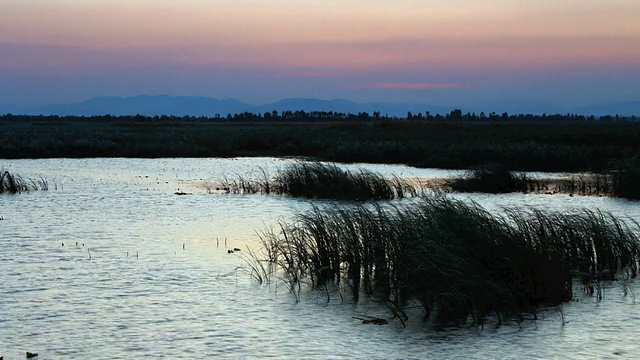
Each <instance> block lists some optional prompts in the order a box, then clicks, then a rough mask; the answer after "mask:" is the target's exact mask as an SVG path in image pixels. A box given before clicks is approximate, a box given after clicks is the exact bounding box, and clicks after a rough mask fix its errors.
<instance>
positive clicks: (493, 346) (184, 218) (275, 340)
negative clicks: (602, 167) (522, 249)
mask: <svg viewBox="0 0 640 360" xmlns="http://www.w3.org/2000/svg"><path fill="white" fill-rule="evenodd" d="M286 164H287V160H278V159H270V158H267V159H144V160H143V159H50V160H5V161H4V162H3V163H2V164H0V166H4V167H5V168H7V169H8V170H10V171H13V172H15V173H18V174H20V175H22V176H24V177H38V176H40V175H42V176H44V177H45V178H47V179H48V180H49V182H50V187H51V190H50V191H48V192H42V191H40V192H31V193H24V194H20V195H17V196H0V216H3V217H4V218H5V220H4V221H1V222H0V249H1V251H0V355H3V356H5V359H7V360H9V359H15V358H23V357H24V353H25V352H26V351H31V352H39V353H40V358H42V359H80V358H93V359H125V358H126V359H129V358H132V357H135V356H142V355H144V356H148V357H152V358H156V357H172V358H194V357H195V358H205V357H212V356H216V357H221V358H223V357H227V358H246V357H260V358H263V357H282V358H299V357H304V358H377V359H386V358H416V359H422V358H426V357H435V358H457V359H458V358H475V359H486V358H513V359H516V358H517V359H521V358H575V359H581V358H585V357H588V358H607V357H615V356H616V355H620V356H621V357H623V358H628V357H633V356H634V355H633V354H635V353H636V352H637V351H638V350H640V346H638V345H636V344H637V342H636V340H635V335H634V334H635V329H637V328H638V327H639V326H640V316H638V315H637V313H638V311H637V309H638V308H637V305H636V304H635V303H634V301H633V298H632V297H629V296H627V297H624V296H623V294H622V292H621V289H620V287H619V286H615V284H614V285H612V286H611V287H609V288H607V290H606V295H605V297H606V300H605V301H603V302H600V303H598V302H596V301H594V299H593V298H591V297H587V296H582V295H581V294H578V295H579V296H578V300H579V301H575V302H572V303H569V304H566V305H564V306H563V307H562V312H563V314H564V316H565V319H566V320H567V321H568V323H567V324H566V325H564V326H563V325H562V321H561V320H560V316H559V312H558V310H557V309H548V310H545V311H542V312H541V313H540V314H539V316H540V318H539V319H538V320H537V321H528V322H525V323H524V324H522V326H521V327H519V326H518V325H516V324H512V325H507V326H502V327H500V328H498V329H496V328H494V327H493V326H486V327H485V328H484V329H483V330H480V329H477V328H461V329H453V330H449V331H445V332H439V333H437V332H433V331H431V330H428V329H427V327H426V326H425V324H423V323H422V321H421V320H420V319H419V317H418V316H416V317H414V318H412V319H411V320H410V321H409V322H408V323H407V328H403V327H402V325H401V324H399V323H397V322H394V321H392V322H391V323H390V325H387V326H375V325H362V324H361V323H360V322H359V321H358V320H355V319H353V318H352V317H353V316H357V315H362V314H368V315H376V316H382V317H388V314H387V313H385V312H384V310H383V309H381V308H380V307H378V306H376V304H374V303H366V302H365V303H364V304H361V305H358V306H354V305H352V304H348V301H347V304H344V303H342V302H341V301H340V299H339V297H337V296H335V295H334V296H333V297H332V299H331V301H330V302H328V303H327V302H326V298H325V297H324V295H322V294H318V293H313V292H308V293H305V294H304V296H303V299H302V301H301V302H300V303H298V304H296V303H295V302H294V301H293V299H292V297H291V296H290V295H289V294H288V293H287V290H286V288H285V287H284V286H281V285H278V284H276V283H272V284H271V285H270V286H264V285H263V286H260V285H258V284H256V283H255V282H254V281H253V280H252V279H251V278H250V277H249V276H247V275H246V274H244V273H242V272H235V271H234V270H235V269H236V268H237V267H238V266H241V265H242V261H241V260H240V257H239V256H237V254H232V255H230V254H227V252H226V250H227V249H226V247H225V239H226V242H227V247H230V248H233V247H240V248H243V249H246V247H247V246H250V247H251V248H252V249H257V248H258V247H259V240H258V236H257V234H256V232H257V231H260V230H261V229H265V228H268V227H272V226H275V224H276V222H277V221H278V219H281V218H284V219H290V218H291V217H292V216H293V215H294V214H295V213H297V212H299V211H304V210H306V209H309V208H310V206H311V205H310V202H308V201H305V200H295V199H291V198H287V197H278V196H262V195H251V196H241V195H214V194H207V193H206V189H204V188H203V187H201V184H202V183H203V182H206V181H210V182H215V181H216V180H219V179H221V178H222V177H223V176H224V175H227V176H233V175H234V174H241V175H245V176H246V175H247V174H249V173H251V172H252V171H256V169H257V168H258V167H259V166H261V167H263V168H264V169H265V170H267V171H268V172H270V173H274V172H275V171H276V170H277V169H278V168H282V167H283V166H284V165H286ZM351 166H365V165H351ZM366 166H367V167H368V168H370V169H372V170H375V171H379V172H381V173H384V174H402V176H418V177H440V176H447V175H449V174H450V173H449V172H443V171H438V170H428V169H427V170H421V169H412V168H409V167H404V166H389V165H384V166H381V165H366ZM56 187H57V189H56ZM178 190H180V191H187V192H191V193H193V195H190V196H176V195H174V192H175V191H178ZM454 196H455V197H458V198H463V199H471V200H474V201H477V202H478V203H480V204H481V205H483V206H485V207H486V208H487V209H489V210H490V211H499V209H500V208H502V207H505V206H506V207H509V206H524V207H538V208H546V209H549V208H551V209H558V210H562V211H571V210H573V209H576V208H584V207H588V208H592V209H593V208H599V209H602V210H606V211H612V212H613V213H614V214H616V215H618V216H623V217H631V218H632V219H640V206H639V205H638V203H636V202H630V201H625V200H617V199H608V198H598V197H569V196H536V195H521V194H509V195H499V196H496V195H482V194H472V195H466V194H464V195H462V194H459V195H454ZM63 243H64V246H62V244H63ZM76 243H77V245H76ZM136 254H137V255H136ZM89 256H90V257H91V259H90V260H89Z"/></svg>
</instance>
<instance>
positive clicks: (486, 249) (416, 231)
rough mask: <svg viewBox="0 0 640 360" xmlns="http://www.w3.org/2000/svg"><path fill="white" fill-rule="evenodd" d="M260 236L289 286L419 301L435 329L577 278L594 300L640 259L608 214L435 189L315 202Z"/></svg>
mask: <svg viewBox="0 0 640 360" xmlns="http://www.w3.org/2000/svg"><path fill="white" fill-rule="evenodd" d="M262 240H263V244H264V248H265V250H266V254H267V255H266V257H267V259H265V261H267V262H269V263H271V264H276V265H277V266H278V267H279V268H280V269H281V270H282V272H283V273H284V274H285V275H286V277H287V279H288V281H289V284H290V285H291V286H290V287H291V288H292V289H295V288H296V287H298V288H299V287H300V284H301V283H305V282H309V283H310V285H311V286H312V287H314V288H323V287H325V286H327V285H331V286H336V287H337V288H340V287H342V288H344V287H347V288H350V289H351V291H350V294H351V295H352V296H353V298H354V300H356V301H357V300H358V299H359V297H360V296H371V297H374V298H376V299H379V300H381V301H382V302H383V303H384V304H386V305H387V306H388V308H389V309H391V310H392V312H393V313H394V314H395V315H396V316H397V317H398V318H399V319H400V320H402V321H404V320H406V319H407V315H406V314H405V307H406V306H407V304H409V303H410V302H414V301H417V302H418V303H419V304H420V305H421V307H422V308H423V309H424V316H425V318H427V319H429V318H430V319H431V321H433V324H434V326H436V327H439V328H440V327H444V326H447V325H451V324H462V323H465V322H467V323H468V322H469V321H471V322H472V323H473V324H478V325H480V324H483V323H484V322H485V320H486V318H487V317H488V316H491V315H497V317H498V319H504V318H508V319H515V320H521V319H522V317H523V315H524V314H526V313H533V314H535V311H536V308H537V307H539V306H546V305H556V304H560V303H562V302H566V301H570V300H571V299H572V297H573V294H574V288H573V286H574V283H578V281H579V283H581V284H582V286H583V288H584V290H585V291H587V292H588V293H591V294H595V295H596V296H598V297H601V296H602V294H601V292H600V290H599V289H600V286H599V284H600V281H606V280H614V279H617V278H625V279H628V278H632V277H635V276H636V275H637V272H638V261H639V260H640V245H639V238H638V225H637V224H636V223H629V222H625V221H622V220H620V219H616V218H615V217H613V216H612V215H611V214H608V213H603V212H599V211H592V210H587V209H585V210H581V211H579V212H576V213H571V214H564V213H558V212H543V211H540V210H533V209H512V210H509V211H506V213H505V215H493V214H491V213H489V212H487V211H486V210H485V209H483V208H482V207H480V206H479V205H477V204H473V203H472V204H469V203H465V202H462V201H458V200H452V199H449V198H446V197H440V196H437V197H425V198H423V199H420V200H419V201H418V202H416V203H413V204H411V205H405V206H402V207H392V206H385V207H383V206H380V205H368V206H365V205H362V206H353V207H343V206H335V207H328V208H319V207H316V208H314V209H313V210H311V211H309V212H307V213H304V214H300V215H299V216H298V217H297V220H295V221H294V222H291V223H282V224H281V226H280V229H278V230H274V231H269V232H265V233H264V234H262Z"/></svg>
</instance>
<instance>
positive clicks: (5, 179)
mask: <svg viewBox="0 0 640 360" xmlns="http://www.w3.org/2000/svg"><path fill="white" fill-rule="evenodd" d="M48 189H49V185H48V183H47V180H45V179H44V178H40V179H38V180H34V179H24V178H22V176H20V175H17V174H12V173H10V172H9V171H6V170H5V171H1V172H0V194H4V193H7V194H18V193H21V192H28V191H30V190H48Z"/></svg>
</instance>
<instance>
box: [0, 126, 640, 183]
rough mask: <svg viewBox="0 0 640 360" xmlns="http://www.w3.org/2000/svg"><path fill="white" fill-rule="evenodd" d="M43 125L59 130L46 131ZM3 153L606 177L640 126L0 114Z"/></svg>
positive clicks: (638, 149)
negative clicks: (270, 159) (309, 160)
mask: <svg viewBox="0 0 640 360" xmlns="http://www.w3.org/2000/svg"><path fill="white" fill-rule="evenodd" d="M43 123H47V124H49V123H51V124H56V125H55V126H42V125H41V124H43ZM0 124H2V131H1V132H0V157H3V158H77V157H81V158H87V157H135V158H153V157H156V158H159V157H236V156H305V157H313V158H315V159H319V160H323V161H329V162H364V163H395V164H407V165H412V166H418V167H430V168H446V169H470V168H473V167H475V166H479V165H482V164H484V163H487V162H495V163H501V164H504V165H505V166H507V167H508V168H509V169H510V170H513V171H563V172H605V171H607V170H610V167H611V164H613V163H615V162H616V161H620V160H624V159H627V158H629V157H633V156H640V142H638V133H639V131H640V122H630V121H629V122H624V121H620V122H602V121H601V122H598V121H584V122H581V121H570V122H561V121H541V122H496V121H486V122H484V121H483V122H473V123H471V122H459V121H433V122H425V121H408V120H404V119H398V120H393V121H369V122H351V123H347V122H323V123H309V122H304V123H299V122H296V121H292V122H287V123H269V122H262V123H245V122H236V123H226V122H222V121H215V122H194V121H192V120H189V121H188V120H186V119H178V120H174V121H157V122H156V121H142V122H140V121H136V119H135V118H130V119H127V118H118V119H107V118H106V117H96V118H59V117H42V116H40V117H38V116H23V117H16V116H5V117H1V116H0Z"/></svg>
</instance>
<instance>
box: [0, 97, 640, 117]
mask: <svg viewBox="0 0 640 360" xmlns="http://www.w3.org/2000/svg"><path fill="white" fill-rule="evenodd" d="M454 108H460V109H462V111H463V112H465V113H466V112H476V113H480V112H481V111H485V113H489V112H490V111H496V112H504V111H506V112H508V113H510V114H512V113H533V114H541V113H543V112H546V113H567V112H570V113H576V114H583V115H596V116H600V115H609V114H610V115H615V114H620V115H624V116H630V115H636V116H638V115H640V101H629V102H616V103H613V102H612V103H603V104H594V105H591V106H586V107H582V108H576V109H572V110H569V111H566V110H565V111H562V110H560V109H553V108H546V109H545V108H543V107H541V106H534V105H532V104H528V105H527V104H504V105H503V106H501V107H500V106H497V105H492V106H491V109H468V108H466V107H450V106H440V105H432V104H417V103H407V104H402V103H356V102H352V101H348V100H341V99H336V100H319V99H303V98H293V99H283V100H280V101H277V102H274V103H269V104H264V105H251V104H247V103H244V102H241V101H238V100H235V99H223V100H219V99H215V98H210V97H200V96H167V95H158V96H147V95H140V96H133V97H116V96H107V97H96V98H92V99H89V100H86V101H82V102H77V103H70V104H52V105H46V106H39V107H33V108H22V109H6V110H11V111H6V110H5V111H3V109H2V108H0V114H4V113H8V112H12V113H15V114H26V115H60V116H65V115H75V116H93V115H105V114H111V115H114V116H119V115H136V114H140V115H145V116H155V115H175V116H183V115H190V116H207V117H213V116H215V115H217V114H220V116H226V115H227V114H237V113H242V112H252V113H265V112H271V111H274V110H275V111H278V112H282V111H286V110H291V111H295V110H304V111H307V112H309V111H334V112H343V113H353V114H356V113H359V112H367V113H370V114H371V113H373V112H374V111H379V112H380V114H382V115H389V116H398V117H405V116H406V115H407V112H412V113H414V114H417V113H423V114H424V113H426V112H427V111H429V112H430V113H431V114H438V113H439V114H443V115H444V114H447V113H449V112H451V110H453V109H454ZM494 109H495V110H494ZM535 109H542V110H541V111H535ZM487 110H489V111H487Z"/></svg>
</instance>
